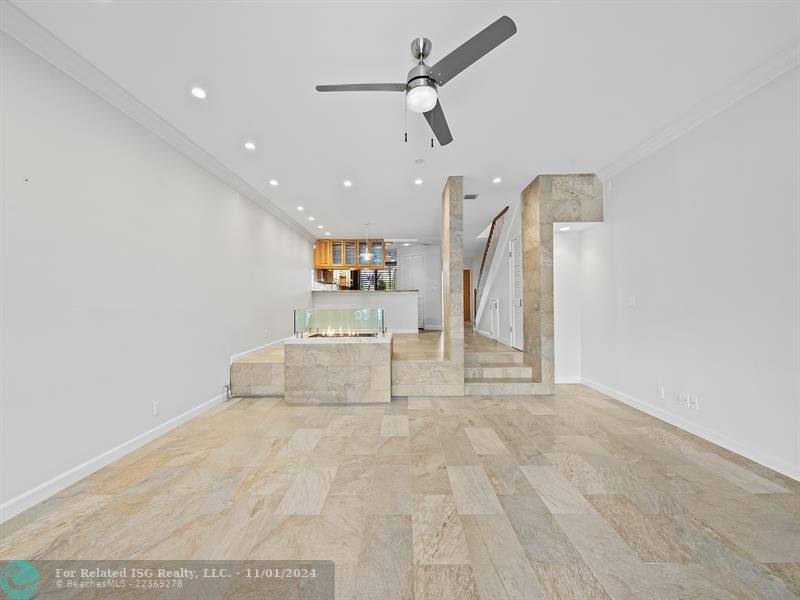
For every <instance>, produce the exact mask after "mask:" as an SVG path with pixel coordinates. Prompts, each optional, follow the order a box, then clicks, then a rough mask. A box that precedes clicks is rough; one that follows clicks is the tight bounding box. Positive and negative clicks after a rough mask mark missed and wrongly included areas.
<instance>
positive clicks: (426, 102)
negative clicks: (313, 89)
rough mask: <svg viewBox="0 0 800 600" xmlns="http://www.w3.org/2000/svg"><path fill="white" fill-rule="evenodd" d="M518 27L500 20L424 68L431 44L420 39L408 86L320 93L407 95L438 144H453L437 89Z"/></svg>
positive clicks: (332, 88) (324, 88) (347, 87)
mask: <svg viewBox="0 0 800 600" xmlns="http://www.w3.org/2000/svg"><path fill="white" fill-rule="evenodd" d="M515 33H517V26H516V25H515V24H514V21H512V20H511V19H510V18H509V17H505V16H504V17H500V18H499V19H497V21H495V22H494V23H492V24H491V25H489V26H488V27H487V28H486V29H484V30H483V31H481V32H480V33H477V34H476V35H474V36H473V37H471V38H470V39H468V40H467V41H466V42H464V43H463V44H461V45H460V46H459V47H458V48H456V49H455V50H453V51H452V52H451V53H450V54H448V55H447V56H445V57H444V58H443V59H441V60H440V61H439V62H437V63H436V64H435V65H433V66H428V65H426V64H425V59H426V58H427V57H428V55H429V54H430V52H431V41H430V40H429V39H427V38H424V37H419V38H416V39H414V41H412V42H411V55H412V56H413V57H414V58H415V59H416V60H417V61H419V62H418V64H417V65H416V66H415V67H414V68H412V69H411V70H410V71H409V72H408V77H407V79H406V83H351V84H344V85H318V86H317V91H318V92H405V94H406V105H407V106H408V108H409V110H411V111H413V112H416V113H422V114H424V115H425V120H427V121H428V125H430V127H431V129H432V130H433V133H434V135H435V136H436V139H437V140H438V141H439V144H441V145H442V146H446V145H447V144H449V143H450V142H452V141H453V136H452V134H451V133H450V127H449V126H448V125H447V119H445V116H444V111H443V110H442V104H441V102H439V95H438V92H437V88H438V87H440V86H443V85H444V84H446V83H447V82H448V81H450V80H451V79H453V77H455V76H456V75H458V74H459V73H461V71H463V70H464V69H466V68H467V67H469V66H470V65H471V64H473V63H475V62H477V61H478V60H479V59H480V58H481V57H483V56H485V55H486V54H489V52H491V51H492V50H494V49H495V48H497V47H498V46H499V45H500V44H502V43H503V42H505V41H506V40H507V39H508V38H510V37H511V36H512V35H514V34H515Z"/></svg>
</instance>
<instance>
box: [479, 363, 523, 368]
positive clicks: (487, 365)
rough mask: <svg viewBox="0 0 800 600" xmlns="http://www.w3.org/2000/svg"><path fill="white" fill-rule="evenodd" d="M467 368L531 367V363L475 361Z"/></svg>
mask: <svg viewBox="0 0 800 600" xmlns="http://www.w3.org/2000/svg"><path fill="white" fill-rule="evenodd" d="M467 368H472V369H525V368H528V369H530V368H531V367H530V366H529V365H522V364H520V363H474V364H471V365H469V366H468V367H467Z"/></svg>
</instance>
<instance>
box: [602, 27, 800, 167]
mask: <svg viewBox="0 0 800 600" xmlns="http://www.w3.org/2000/svg"><path fill="white" fill-rule="evenodd" d="M798 65H800V41H796V42H794V43H793V44H792V45H791V46H789V47H787V48H784V49H783V50H782V51H781V52H778V53H777V54H775V55H773V56H772V57H771V58H769V59H767V60H765V61H764V62H762V63H761V64H759V65H758V66H757V67H755V68H754V69H752V70H750V71H748V72H747V74H745V75H744V77H742V78H741V79H739V80H738V81H736V83H734V84H733V85H730V86H728V87H727V88H725V89H724V90H722V91H721V92H719V93H717V94H715V95H713V96H711V97H709V98H707V99H706V100H704V101H703V102H700V103H699V104H696V105H695V106H694V107H693V108H692V109H691V110H689V112H687V113H685V114H684V115H683V116H682V117H680V118H678V119H677V120H675V121H674V122H672V123H671V124H670V125H668V126H667V127H665V128H664V129H662V130H661V131H659V132H658V133H657V134H655V135H654V136H653V137H651V138H649V139H647V140H645V141H644V142H642V143H641V144H638V145H637V146H634V147H633V148H632V149H631V150H629V151H627V152H625V153H624V154H622V155H621V156H620V157H619V158H617V159H616V160H614V161H613V162H611V163H610V164H608V165H606V166H605V167H604V168H602V169H600V170H599V171H598V172H597V176H598V177H599V178H600V179H601V180H603V181H608V180H609V179H610V178H612V177H614V176H615V175H618V174H619V173H621V172H622V171H624V170H625V169H627V168H628V167H630V166H632V165H633V164H635V163H637V162H639V161H640V160H642V159H643V158H645V157H647V156H649V155H650V154H652V153H653V152H655V151H657V150H659V149H660V148H663V147H664V146H666V145H667V144H669V143H670V142H672V141H673V140H675V139H677V138H679V137H680V136H682V135H683V134H685V133H687V132H688V131H690V130H692V129H694V128H695V127H697V126H698V125H700V124H701V123H703V122H704V121H707V120H708V119H710V118H711V117H713V116H715V115H717V114H719V113H720V112H722V111H723V110H725V109H726V108H728V107H730V106H732V105H733V104H735V103H737V102H738V101H739V100H741V99H742V98H744V97H745V96H748V95H750V94H752V93H753V92H755V91H756V90H758V89H759V88H761V87H763V86H764V85H766V84H767V83H769V82H770V81H772V80H774V79H777V78H778V77H780V76H781V75H783V74H784V73H786V72H787V71H790V70H791V69H793V68H795V67H797V66H798Z"/></svg>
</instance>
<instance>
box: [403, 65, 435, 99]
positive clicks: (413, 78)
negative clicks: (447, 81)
mask: <svg viewBox="0 0 800 600" xmlns="http://www.w3.org/2000/svg"><path fill="white" fill-rule="evenodd" d="M421 85H427V86H429V87H432V88H434V89H436V81H434V79H433V78H432V77H431V68H430V67H429V66H428V65H426V64H425V63H423V62H420V63H419V64H418V65H416V66H414V68H412V69H411V70H410V71H409V72H408V77H407V79H406V91H407V92H408V91H410V90H411V89H413V88H415V87H419V86H421Z"/></svg>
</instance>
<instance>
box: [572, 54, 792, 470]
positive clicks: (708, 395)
mask: <svg viewBox="0 0 800 600" xmlns="http://www.w3.org/2000/svg"><path fill="white" fill-rule="evenodd" d="M798 106H800V69H798V68H795V69H793V70H792V71H791V72H789V73H787V74H785V75H784V76H782V77H780V78H779V79H776V80H774V81H773V82H771V83H769V84H767V85H766V86H764V87H763V88H761V89H759V90H758V91H756V92H754V93H753V94H751V95H750V96H748V97H746V98H745V99H743V100H742V101H740V102H738V103H737V104H735V105H734V106H732V107H730V108H728V109H726V110H725V111H723V112H722V113H720V114H718V115H717V116H716V117H714V118H712V119H710V120H708V121H706V122H705V123H703V124H701V125H700V126H698V127H697V128H695V129H694V130H692V131H690V132H688V133H686V134H684V135H683V136H682V137H680V138H679V139H677V140H676V141H675V142H673V143H671V144H669V145H668V146H666V147H664V148H663V149H661V150H659V151H658V152H656V153H654V154H652V155H650V156H649V157H647V158H646V159H644V160H642V161H641V162H639V163H637V164H635V165H634V166H632V167H630V168H628V169H627V170H625V171H624V172H623V173H621V174H619V175H617V176H616V177H614V178H613V180H612V181H611V184H610V185H611V186H613V187H611V189H608V190H607V191H606V195H605V223H604V224H603V225H601V226H598V227H596V228H593V229H591V230H588V231H586V232H584V233H583V234H582V236H583V240H582V259H583V260H582V262H583V281H582V286H583V291H584V293H583V303H582V307H581V316H582V323H583V327H582V342H583V354H582V372H583V377H584V378H586V379H587V380H588V381H589V382H591V383H592V384H593V385H596V386H599V387H600V388H601V389H603V390H604V391H608V392H611V393H612V394H614V395H616V396H617V397H619V398H623V399H626V400H627V401H630V402H632V403H638V404H639V405H640V406H641V407H643V408H645V410H648V411H650V412H652V413H654V414H656V415H658V416H662V417H663V418H666V419H667V420H671V421H672V422H673V423H675V424H677V425H679V426H681V427H684V428H685V429H688V430H690V431H693V432H695V433H698V434H700V435H702V436H705V437H707V438H708V439H711V440H712V441H714V442H716V443H719V444H721V445H723V446H726V447H728V448H729V449H731V450H734V451H735V452H738V453H740V454H743V455H745V456H748V457H750V458H752V459H754V460H756V461H758V462H761V463H762V464H765V465H767V466H770V467H772V468H774V469H777V470H779V471H782V472H784V473H787V474H789V475H792V476H794V477H795V478H800V383H799V375H798V374H800V181H799V180H800V168H799V167H800V112H798ZM606 187H607V188H609V187H610V186H609V185H608V184H607V186H606ZM633 304H635V306H632V305H633ZM659 385H663V386H664V387H665V389H666V398H665V399H664V400H661V399H660V397H659V394H658V386H659ZM679 392H688V393H691V394H696V395H697V397H698V399H699V410H698V411H695V410H693V409H690V408H687V407H685V406H682V405H680V404H679V403H678V402H677V401H676V399H677V395H678V393H679Z"/></svg>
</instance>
